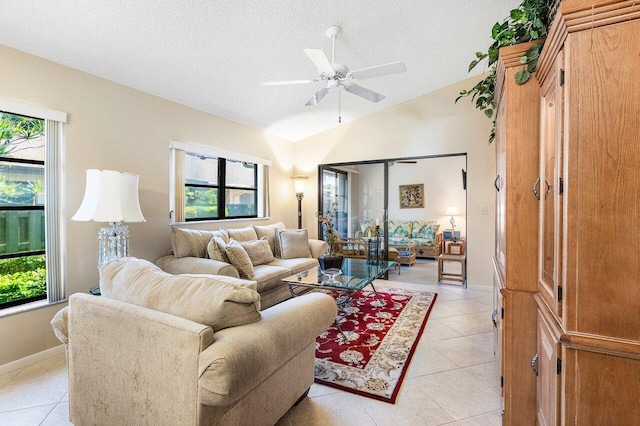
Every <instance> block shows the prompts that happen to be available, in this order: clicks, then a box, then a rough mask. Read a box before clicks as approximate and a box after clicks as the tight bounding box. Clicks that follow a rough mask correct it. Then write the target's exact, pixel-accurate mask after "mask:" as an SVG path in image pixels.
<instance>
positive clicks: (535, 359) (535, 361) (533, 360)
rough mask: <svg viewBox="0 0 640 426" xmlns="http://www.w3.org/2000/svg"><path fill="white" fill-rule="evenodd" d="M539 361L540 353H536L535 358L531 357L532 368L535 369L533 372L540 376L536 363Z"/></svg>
mask: <svg viewBox="0 0 640 426" xmlns="http://www.w3.org/2000/svg"><path fill="white" fill-rule="evenodd" d="M537 362H538V354H535V355H534V356H533V358H531V369H532V370H533V374H535V375H536V377H538V369H537V368H536V364H537Z"/></svg>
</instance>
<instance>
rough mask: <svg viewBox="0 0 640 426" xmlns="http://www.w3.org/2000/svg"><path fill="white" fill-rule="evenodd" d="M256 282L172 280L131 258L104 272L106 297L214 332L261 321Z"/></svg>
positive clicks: (102, 282) (207, 278) (182, 277)
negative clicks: (187, 321) (190, 322)
mask: <svg viewBox="0 0 640 426" xmlns="http://www.w3.org/2000/svg"><path fill="white" fill-rule="evenodd" d="M256 288H257V286H256V283H255V282H246V281H243V280H239V279H237V278H231V277H224V276H218V275H215V276H214V275H170V274H167V273H166V272H163V271H162V270H161V269H160V268H158V267H157V266H155V265H154V264H153V263H151V262H148V261H146V260H142V259H136V258H132V257H128V258H123V259H114V260H112V261H110V262H107V263H106V264H104V265H103V266H102V267H101V268H100V290H101V292H102V296H104V297H108V298H111V299H116V300H120V301H122V302H127V303H131V304H134V305H139V306H143V307H145V308H149V309H153V310H156V311H160V312H165V313H168V314H171V315H175V316H178V317H182V318H186V319H188V320H191V321H194V322H197V323H199V324H204V325H208V326H210V327H211V328H212V329H213V331H214V332H215V331H217V330H221V329H223V328H227V327H234V326H237V325H243V324H249V323H252V322H256V321H259V320H260V295H259V294H258V293H257V292H256V291H255V289H256Z"/></svg>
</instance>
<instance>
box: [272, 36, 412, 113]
mask: <svg viewBox="0 0 640 426" xmlns="http://www.w3.org/2000/svg"><path fill="white" fill-rule="evenodd" d="M341 30H342V29H341V28H340V27H339V26H337V25H332V26H330V27H329V28H328V29H327V31H326V35H327V37H329V38H331V41H332V48H331V61H330V60H329V58H328V57H327V55H326V54H325V53H324V51H322V50H320V49H303V50H304V53H305V54H306V55H307V56H308V57H309V59H310V60H311V62H313V64H314V65H315V66H316V68H317V69H318V79H317V80H291V81H270V82H264V83H262V85H263V86H283V85H289V84H310V83H318V82H326V87H323V88H321V89H319V90H318V91H316V93H314V95H313V96H312V97H311V99H309V100H308V101H307V103H306V104H305V106H314V105H317V104H318V103H319V102H320V101H321V100H322V98H324V97H325V96H326V95H327V93H329V91H330V90H333V89H344V90H345V91H347V92H349V93H351V94H354V95H356V96H359V97H361V98H363V99H366V100H368V101H370V102H374V103H376V102H380V101H381V100H383V99H384V98H385V96H384V95H381V94H380V93H376V92H374V91H372V90H369V89H367V88H365V87H362V86H359V85H357V84H355V83H354V81H355V80H364V79H366V78H373V77H381V76H385V75H390V74H398V73H402V72H406V71H407V67H406V66H405V64H404V63H402V62H393V63H390V64H383V65H377V66H374V67H369V68H363V69H361V70H357V71H353V72H350V71H349V67H347V66H346V65H344V64H340V63H337V62H335V42H336V38H337V37H338V34H339V33H340V31H341ZM339 93H340V92H339V91H338V94H339ZM339 121H340V120H339Z"/></svg>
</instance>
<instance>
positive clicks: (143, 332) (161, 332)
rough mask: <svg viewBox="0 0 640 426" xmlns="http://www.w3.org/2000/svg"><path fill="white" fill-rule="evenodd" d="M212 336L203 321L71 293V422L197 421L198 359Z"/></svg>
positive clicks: (152, 422)
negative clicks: (178, 401) (177, 397)
mask: <svg viewBox="0 0 640 426" xmlns="http://www.w3.org/2000/svg"><path fill="white" fill-rule="evenodd" d="M213 340H214V336H213V330H212V329H211V327H208V326H206V325H203V324H198V323H195V322H193V321H189V320H187V319H184V318H179V317H176V316H173V315H169V314H166V313H163V312H159V311H154V310H151V309H147V308H144V307H142V306H137V305H133V304H130V303H125V302H120V301H117V300H113V299H109V298H107V297H104V296H101V297H98V296H92V295H88V294H82V293H75V294H73V295H71V297H70V298H69V395H70V398H69V399H70V404H69V405H70V412H71V420H72V421H73V422H74V423H75V424H77V425H80V424H104V425H106V424H130V423H131V421H132V419H144V422H145V423H147V424H196V423H197V407H198V404H197V400H198V388H197V380H198V377H199V371H198V368H199V365H198V356H199V354H200V353H201V352H202V351H203V350H204V349H205V348H207V347H208V346H209V345H211V344H212V343H213ZM168 377H170V380H167V378H168ZM176 395H179V400H180V401H181V402H180V403H176ZM149 406H151V407H153V409H149V408H148V407H149ZM96 407H98V408H96ZM104 407H110V409H104Z"/></svg>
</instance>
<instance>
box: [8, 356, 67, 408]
mask: <svg viewBox="0 0 640 426" xmlns="http://www.w3.org/2000/svg"><path fill="white" fill-rule="evenodd" d="M67 390H68V379H67V370H66V359H65V357H64V354H62V355H58V356H55V357H52V358H49V359H47V360H44V361H41V362H38V363H36V364H33V365H30V366H29V367H25V368H24V369H22V371H20V373H19V374H17V375H16V376H14V377H13V378H12V379H11V380H10V381H9V382H8V383H7V384H6V385H5V386H3V387H2V392H0V412H2V411H7V410H17V409H21V408H28V407H37V406H41V405H47V404H56V403H58V402H60V400H61V399H62V397H63V396H64V394H65V393H66V392H67Z"/></svg>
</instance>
